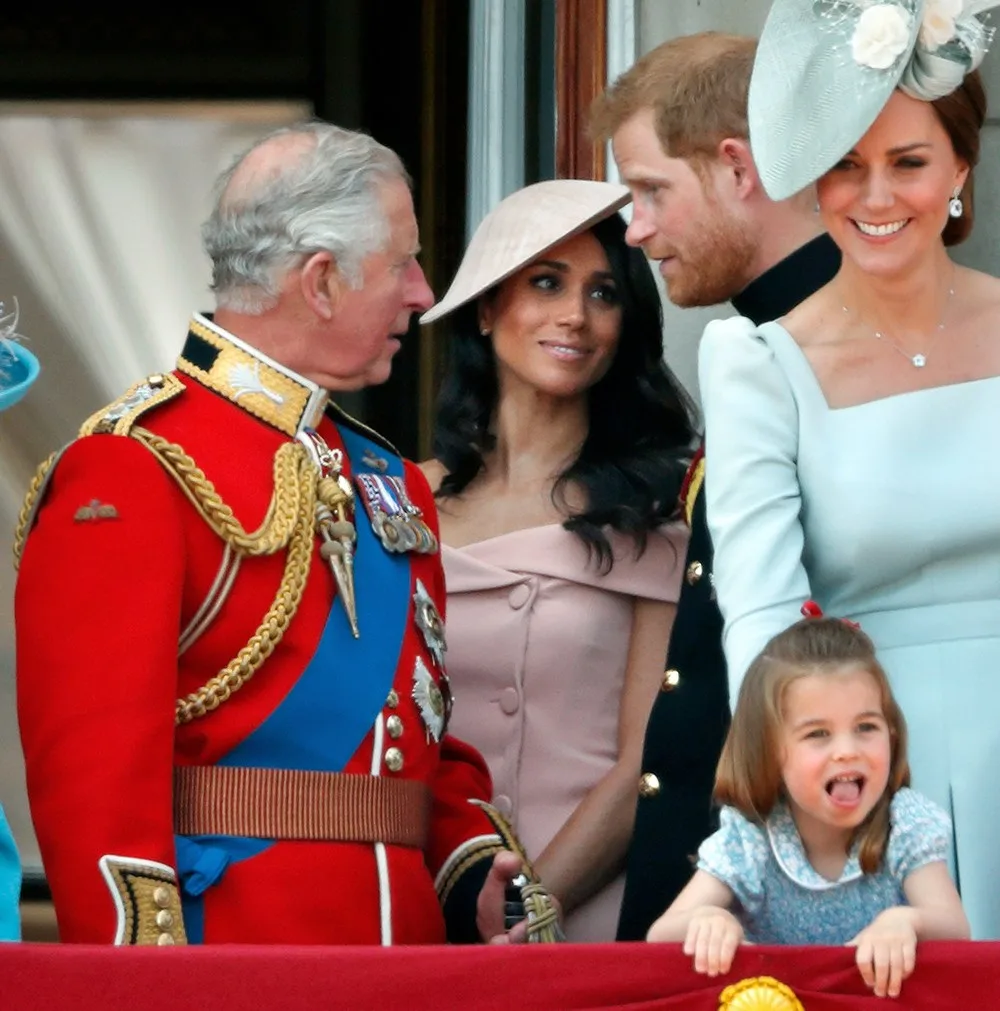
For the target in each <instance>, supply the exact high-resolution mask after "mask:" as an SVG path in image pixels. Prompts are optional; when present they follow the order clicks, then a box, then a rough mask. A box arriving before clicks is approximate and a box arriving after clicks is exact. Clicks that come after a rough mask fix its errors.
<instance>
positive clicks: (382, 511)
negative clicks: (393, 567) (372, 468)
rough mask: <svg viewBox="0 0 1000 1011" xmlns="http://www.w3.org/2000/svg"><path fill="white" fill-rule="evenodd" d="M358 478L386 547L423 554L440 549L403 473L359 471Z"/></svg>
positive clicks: (367, 507) (377, 534)
mask: <svg viewBox="0 0 1000 1011" xmlns="http://www.w3.org/2000/svg"><path fill="white" fill-rule="evenodd" d="M355 482H356V484H357V486H358V492H359V493H360V495H361V500H362V502H364V504H365V511H366V512H367V513H368V519H369V520H370V522H371V525H372V530H374V531H375V536H376V537H378V539H379V540H380V541H381V542H382V546H383V547H384V548H385V549H386V551H391V552H394V553H400V554H401V553H404V552H407V551H415V552H416V553H417V554H420V555H432V554H434V552H435V551H437V549H438V542H437V538H436V537H435V536H434V533H433V531H432V530H431V528H430V527H429V526H428V525H427V524H426V523H425V522H424V519H423V513H422V512H421V511H420V510H419V509H418V508H417V507H416V506H415V505H414V504H413V503H412V502H411V501H410V498H409V496H408V495H407V494H406V485H405V484H404V483H403V479H402V478H401V477H393V476H392V475H388V474H357V475H355Z"/></svg>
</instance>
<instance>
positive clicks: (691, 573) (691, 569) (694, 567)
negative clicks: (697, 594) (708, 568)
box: [687, 562, 705, 586]
mask: <svg viewBox="0 0 1000 1011" xmlns="http://www.w3.org/2000/svg"><path fill="white" fill-rule="evenodd" d="M704 572H705V567H704V566H703V565H702V564H701V562H692V563H691V564H690V565H689V566H688V567H687V581H688V583H689V584H690V585H691V586H694V584H695V583H697V582H698V580H699V579H701V577H702V575H703V574H704Z"/></svg>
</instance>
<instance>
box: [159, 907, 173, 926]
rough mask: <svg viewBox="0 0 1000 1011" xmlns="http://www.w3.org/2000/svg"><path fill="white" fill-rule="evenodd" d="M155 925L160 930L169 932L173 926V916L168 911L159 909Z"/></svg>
mask: <svg viewBox="0 0 1000 1011" xmlns="http://www.w3.org/2000/svg"><path fill="white" fill-rule="evenodd" d="M156 925H157V926H158V927H159V928H160V930H169V929H170V928H171V927H172V926H173V925H174V915H173V913H171V912H170V910H169V909H161V910H160V911H159V912H158V913H157V914H156Z"/></svg>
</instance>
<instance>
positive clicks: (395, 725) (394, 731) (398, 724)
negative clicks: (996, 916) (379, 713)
mask: <svg viewBox="0 0 1000 1011" xmlns="http://www.w3.org/2000/svg"><path fill="white" fill-rule="evenodd" d="M385 729H386V731H387V732H388V734H389V736H390V737H391V738H392V739H393V740H396V738H397V737H402V736H403V721H402V720H401V719H400V718H399V717H398V716H390V717H389V719H387V720H386V721H385Z"/></svg>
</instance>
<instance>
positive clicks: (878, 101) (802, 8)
mask: <svg viewBox="0 0 1000 1011" xmlns="http://www.w3.org/2000/svg"><path fill="white" fill-rule="evenodd" d="M923 5H924V0H897V6H900V7H903V8H904V9H905V10H906V11H907V12H908V13H909V15H910V37H909V43H908V45H907V46H906V48H905V50H903V51H902V52H901V53H900V55H899V56H898V57H897V58H896V60H895V62H894V63H893V64H892V66H891V67H889V68H886V69H884V70H876V69H872V68H871V67H868V66H865V65H863V64H861V63H858V62H856V61H855V60H854V58H853V56H852V54H851V37H852V35H853V32H854V28H855V25H856V24H857V22H856V20H853V19H851V18H848V17H843V18H841V19H840V20H839V22H838V20H837V19H835V18H832V19H825V18H824V16H823V13H822V11H823V9H824V8H825V7H828V6H829V5H824V3H823V0H818V2H814V0H775V2H774V4H773V6H772V7H771V10H770V13H769V14H768V17H767V22H766V23H765V25H764V30H763V32H762V33H761V36H760V42H759V43H758V46H757V56H756V59H755V60H754V67H753V75H752V77H751V79H750V93H749V97H748V109H747V115H748V122H749V127H750V148H751V150H752V151H753V159H754V164H755V165H756V166H757V172H758V174H759V175H760V180H761V183H762V184H763V186H764V189H765V191H766V192H767V195H768V196H769V197H770V198H771V199H772V200H785V199H787V198H788V197H790V196H793V195H794V194H795V193H798V192H799V191H800V190H803V189H805V188H806V187H807V186H809V185H810V184H811V183H814V182H815V181H816V180H817V179H818V178H819V177H820V176H821V175H823V173H824V172H827V171H829V170H830V169H831V168H833V166H834V165H836V164H837V162H838V161H840V159H841V158H843V157H844V155H845V154H847V152H848V151H850V150H851V149H852V148H853V147H854V145H855V144H857V142H858V141H859V140H860V139H861V138H862V137H863V136H864V135H865V134H866V133H867V132H868V130H869V128H870V127H871V125H872V124H873V123H874V122H875V120H876V119H877V118H878V115H879V113H880V112H881V111H882V109H884V108H885V104H886V102H888V101H889V98H890V97H891V95H892V93H893V91H895V89H896V87H897V86H898V85H899V82H900V80H901V79H902V77H903V74H904V72H905V70H906V68H907V65H908V63H909V61H910V57H911V56H912V55H913V50H914V47H915V46H916V43H917V36H918V33H919V30H920V21H921V15H922V13H923Z"/></svg>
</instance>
